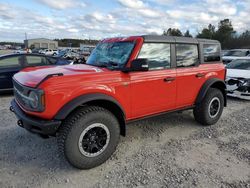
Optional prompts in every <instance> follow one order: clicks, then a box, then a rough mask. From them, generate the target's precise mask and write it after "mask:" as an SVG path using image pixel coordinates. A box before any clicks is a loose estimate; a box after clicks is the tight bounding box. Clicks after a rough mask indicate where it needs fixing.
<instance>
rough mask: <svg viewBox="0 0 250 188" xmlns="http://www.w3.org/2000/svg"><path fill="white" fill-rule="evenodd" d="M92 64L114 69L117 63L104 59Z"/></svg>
mask: <svg viewBox="0 0 250 188" xmlns="http://www.w3.org/2000/svg"><path fill="white" fill-rule="evenodd" d="M94 66H97V67H106V68H111V69H114V68H116V67H117V66H118V63H115V62H113V61H106V62H100V63H96V64H94Z"/></svg>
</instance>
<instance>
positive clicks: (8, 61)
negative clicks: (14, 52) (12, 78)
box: [0, 56, 22, 68]
mask: <svg viewBox="0 0 250 188" xmlns="http://www.w3.org/2000/svg"><path fill="white" fill-rule="evenodd" d="M21 61H22V57H21V56H19V57H9V58H5V59H1V60H0V68H9V67H20V66H21Z"/></svg>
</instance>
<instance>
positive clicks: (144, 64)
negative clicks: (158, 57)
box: [128, 58, 149, 71]
mask: <svg viewBox="0 0 250 188" xmlns="http://www.w3.org/2000/svg"><path fill="white" fill-rule="evenodd" d="M148 69H149V66H148V59H144V58H139V59H134V60H133V61H132V62H131V67H130V68H129V70H128V71H148Z"/></svg>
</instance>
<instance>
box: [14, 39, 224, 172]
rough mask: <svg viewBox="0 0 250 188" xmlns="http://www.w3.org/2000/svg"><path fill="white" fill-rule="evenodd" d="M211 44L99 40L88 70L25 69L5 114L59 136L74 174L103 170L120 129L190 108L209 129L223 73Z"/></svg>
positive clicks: (218, 110)
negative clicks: (102, 165)
mask: <svg viewBox="0 0 250 188" xmlns="http://www.w3.org/2000/svg"><path fill="white" fill-rule="evenodd" d="M220 51H221V48H220V43H219V42H217V41H213V40H203V39H193V38H183V37H167V36H148V35H147V36H132V37H127V38H110V39H104V40H102V41H101V42H100V43H99V44H98V45H97V46H96V48H95V49H94V50H93V52H92V53H91V55H90V57H89V58H88V60H87V62H86V65H66V66H60V67H54V66H47V67H39V68H27V69H24V70H23V71H21V72H19V73H17V74H15V76H14V78H13V83H14V93H15V99H14V100H13V101H12V102H11V107H10V110H11V111H13V112H14V113H15V114H16V116H17V118H18V125H19V126H21V127H23V128H25V129H27V130H29V131H30V132H33V133H37V134H40V135H42V136H44V137H45V136H46V137H48V136H57V138H58V146H59V149H60V151H61V152H62V153H64V155H65V157H66V159H67V160H68V161H69V162H70V163H71V164H72V165H73V166H75V167H77V168H80V169H88V168H92V167H95V166H97V165H100V164H102V163H103V162H104V161H106V160H107V159H108V158H109V157H110V156H111V155H112V153H113V152H114V151H115V149H116V146H117V144H118V142H119V137H120V135H123V136H125V133H126V124H127V123H128V122H131V121H134V120H138V119H141V118H146V117H151V116H154V115H159V114H162V113H168V112H172V111H182V110H186V109H193V112H194V117H195V119H196V120H197V121H198V122H199V123H201V124H202V125H212V124H215V123H216V122H217V121H218V120H219V118H220V116H221V114H222V111H223V107H224V106H226V91H225V89H226V86H225V83H224V79H225V68H224V65H223V64H222V62H221V57H220Z"/></svg>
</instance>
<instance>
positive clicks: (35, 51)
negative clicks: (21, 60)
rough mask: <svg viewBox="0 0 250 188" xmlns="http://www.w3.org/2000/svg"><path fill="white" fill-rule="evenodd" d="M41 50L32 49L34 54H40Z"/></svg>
mask: <svg viewBox="0 0 250 188" xmlns="http://www.w3.org/2000/svg"><path fill="white" fill-rule="evenodd" d="M39 51H40V49H39V48H34V49H32V53H33V54H39Z"/></svg>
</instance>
